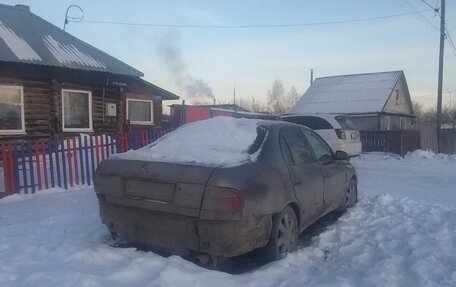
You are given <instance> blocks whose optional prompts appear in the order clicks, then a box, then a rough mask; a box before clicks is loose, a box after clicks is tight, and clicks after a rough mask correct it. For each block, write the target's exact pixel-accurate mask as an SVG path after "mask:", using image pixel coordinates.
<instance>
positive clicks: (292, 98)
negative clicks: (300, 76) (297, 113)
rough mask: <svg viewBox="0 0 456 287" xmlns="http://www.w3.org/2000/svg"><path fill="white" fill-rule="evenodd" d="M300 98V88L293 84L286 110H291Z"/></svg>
mask: <svg viewBox="0 0 456 287" xmlns="http://www.w3.org/2000/svg"><path fill="white" fill-rule="evenodd" d="M298 100H299V94H298V90H296V88H295V86H291V88H290V89H289V90H288V92H287V95H286V99H285V103H286V107H285V112H290V111H291V109H292V108H293V107H294V106H295V105H296V103H297V102H298Z"/></svg>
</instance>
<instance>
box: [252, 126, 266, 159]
mask: <svg viewBox="0 0 456 287" xmlns="http://www.w3.org/2000/svg"><path fill="white" fill-rule="evenodd" d="M267 133H268V128H267V127H265V126H259V127H258V128H257V137H256V139H255V141H254V142H253V144H252V145H251V146H250V147H249V154H254V153H255V152H257V151H258V149H260V148H261V146H262V145H263V142H264V141H265V139H266V135H267Z"/></svg>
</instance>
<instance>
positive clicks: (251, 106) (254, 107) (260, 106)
mask: <svg viewBox="0 0 456 287" xmlns="http://www.w3.org/2000/svg"><path fill="white" fill-rule="evenodd" d="M238 104H239V106H240V107H241V108H244V109H246V110H248V111H251V112H256V113H264V112H267V109H266V107H265V105H264V103H263V102H261V101H258V100H256V99H255V98H254V97H252V99H251V100H248V99H246V98H241V99H239V102H238Z"/></svg>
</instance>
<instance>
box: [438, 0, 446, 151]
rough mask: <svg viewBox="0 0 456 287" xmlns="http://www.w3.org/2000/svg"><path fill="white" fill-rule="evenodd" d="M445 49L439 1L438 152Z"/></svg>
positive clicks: (442, 19) (442, 3)
mask: <svg viewBox="0 0 456 287" xmlns="http://www.w3.org/2000/svg"><path fill="white" fill-rule="evenodd" d="M444 48H445V0H440V51H439V78H438V84H437V146H438V151H439V152H440V148H441V147H440V139H441V137H440V135H441V133H440V128H441V126H442V84H443V53H444Z"/></svg>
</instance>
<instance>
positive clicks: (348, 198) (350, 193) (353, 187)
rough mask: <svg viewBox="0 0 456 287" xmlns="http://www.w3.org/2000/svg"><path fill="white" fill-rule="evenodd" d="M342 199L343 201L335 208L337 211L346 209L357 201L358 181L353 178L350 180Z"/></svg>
mask: <svg viewBox="0 0 456 287" xmlns="http://www.w3.org/2000/svg"><path fill="white" fill-rule="evenodd" d="M344 199H345V200H344V202H343V203H342V204H341V206H340V207H339V208H338V209H337V210H338V211H346V210H347V209H348V208H350V207H353V206H355V205H356V203H357V202H358V183H357V181H356V179H355V178H352V179H351V180H350V184H349V185H348V188H347V191H346V192H345V198H344Z"/></svg>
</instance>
